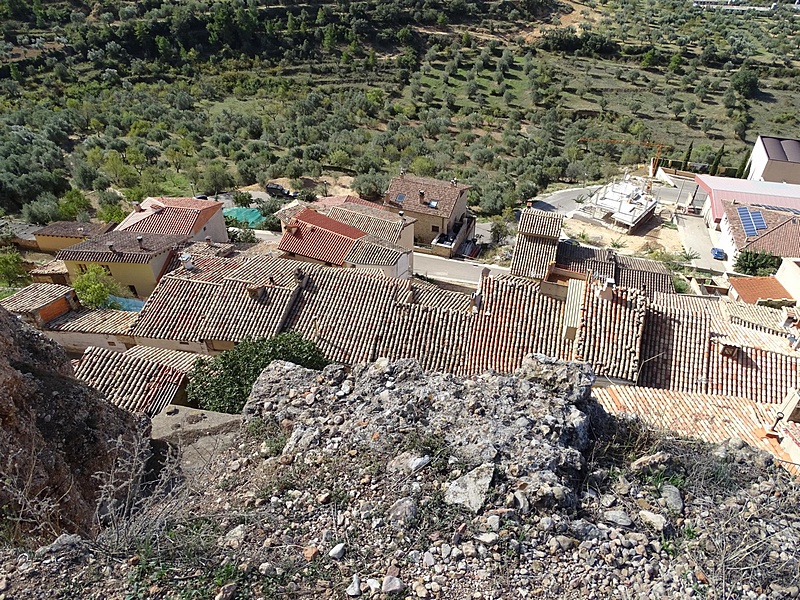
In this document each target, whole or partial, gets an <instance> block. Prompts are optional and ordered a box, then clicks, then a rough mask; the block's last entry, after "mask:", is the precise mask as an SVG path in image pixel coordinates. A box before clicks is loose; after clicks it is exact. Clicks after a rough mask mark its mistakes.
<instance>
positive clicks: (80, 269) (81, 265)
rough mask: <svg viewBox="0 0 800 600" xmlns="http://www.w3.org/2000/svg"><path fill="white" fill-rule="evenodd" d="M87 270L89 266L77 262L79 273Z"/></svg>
mask: <svg viewBox="0 0 800 600" xmlns="http://www.w3.org/2000/svg"><path fill="white" fill-rule="evenodd" d="M88 270H89V267H87V266H86V265H85V264H83V263H78V271H80V272H81V273H86V271H88Z"/></svg>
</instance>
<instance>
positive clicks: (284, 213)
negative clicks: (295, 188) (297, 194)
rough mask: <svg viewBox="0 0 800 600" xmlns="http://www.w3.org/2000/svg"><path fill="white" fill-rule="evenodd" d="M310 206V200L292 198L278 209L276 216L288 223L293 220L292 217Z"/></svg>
mask: <svg viewBox="0 0 800 600" xmlns="http://www.w3.org/2000/svg"><path fill="white" fill-rule="evenodd" d="M309 206H310V204H309V203H308V202H303V201H301V200H292V201H291V202H289V204H287V205H286V206H284V207H283V208H281V209H280V210H276V211H275V217H276V218H277V219H279V220H280V221H282V222H284V223H288V222H289V221H291V220H292V217H294V216H295V215H296V214H297V213H299V212H303V211H304V210H305V209H307V208H309Z"/></svg>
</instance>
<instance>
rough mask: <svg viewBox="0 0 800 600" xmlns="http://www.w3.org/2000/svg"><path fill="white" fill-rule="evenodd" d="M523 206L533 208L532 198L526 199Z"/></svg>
mask: <svg viewBox="0 0 800 600" xmlns="http://www.w3.org/2000/svg"><path fill="white" fill-rule="evenodd" d="M525 208H533V200H526V201H525Z"/></svg>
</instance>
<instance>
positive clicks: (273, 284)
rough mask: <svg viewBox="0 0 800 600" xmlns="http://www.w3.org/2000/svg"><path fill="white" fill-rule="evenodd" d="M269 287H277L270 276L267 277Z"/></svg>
mask: <svg viewBox="0 0 800 600" xmlns="http://www.w3.org/2000/svg"><path fill="white" fill-rule="evenodd" d="M269 285H270V286H272V287H275V286H276V285H277V284H276V283H275V278H274V277H273V276H272V275H270V276H269Z"/></svg>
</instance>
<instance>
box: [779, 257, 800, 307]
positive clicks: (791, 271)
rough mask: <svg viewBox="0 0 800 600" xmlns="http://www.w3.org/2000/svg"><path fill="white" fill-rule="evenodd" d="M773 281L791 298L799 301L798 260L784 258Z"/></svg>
mask: <svg viewBox="0 0 800 600" xmlns="http://www.w3.org/2000/svg"><path fill="white" fill-rule="evenodd" d="M775 279H777V280H778V282H779V283H780V284H781V285H782V286H783V287H784V288H786V291H787V292H789V295H790V296H791V297H792V298H794V299H795V300H800V258H784V259H783V261H782V262H781V266H780V267H779V268H778V272H777V273H775Z"/></svg>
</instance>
